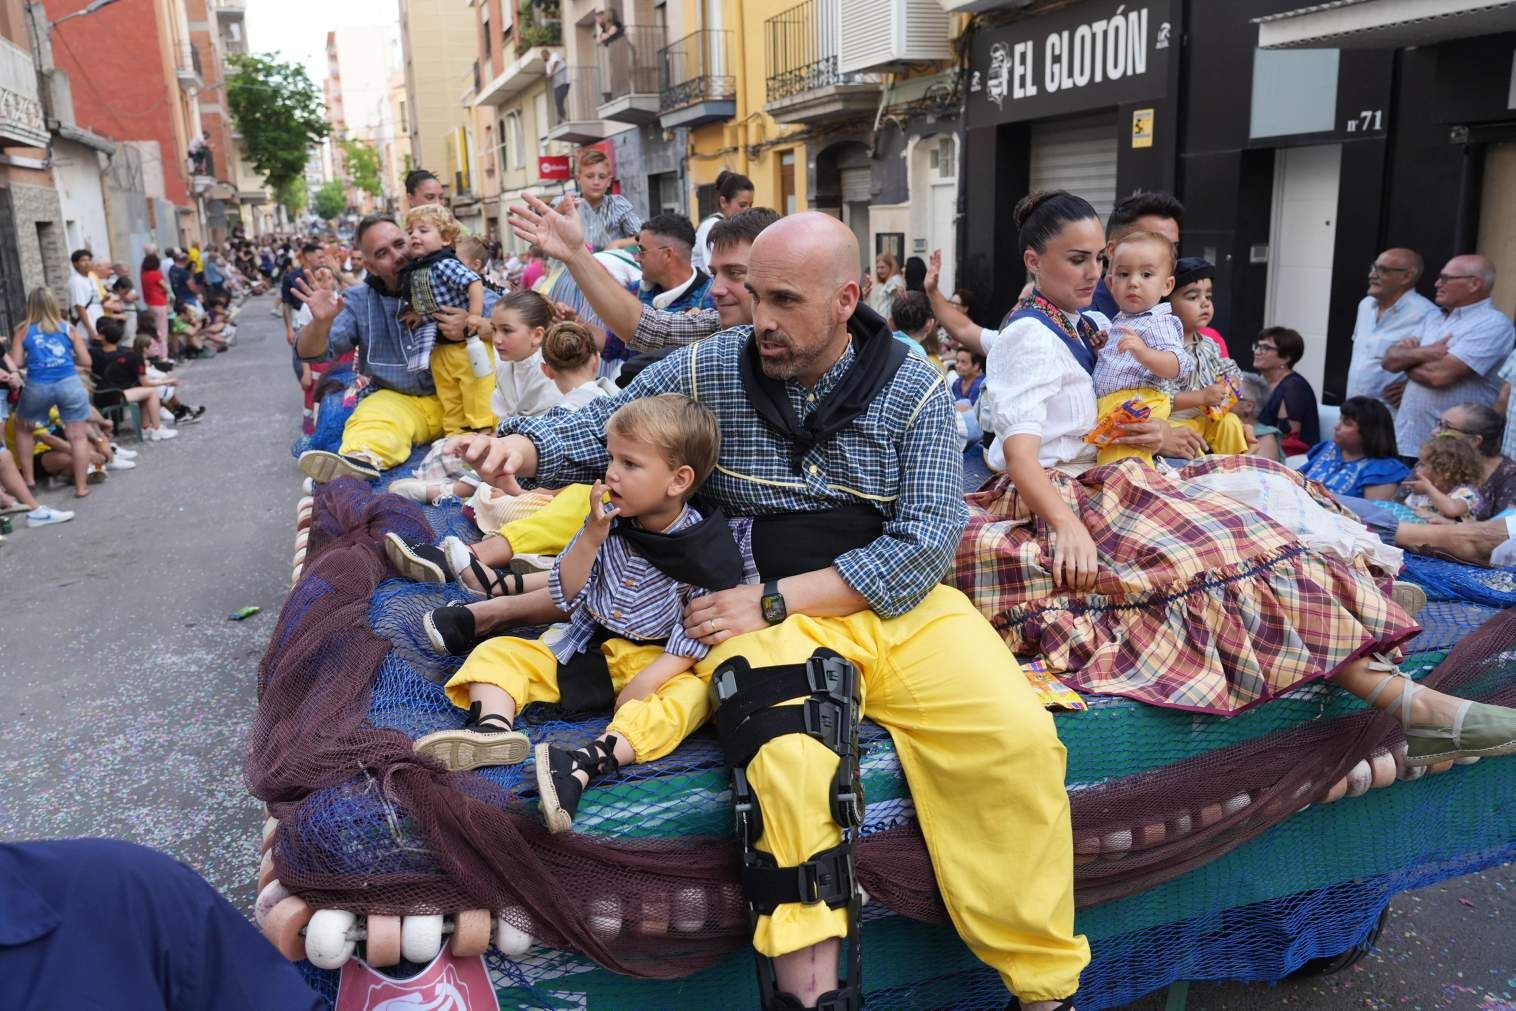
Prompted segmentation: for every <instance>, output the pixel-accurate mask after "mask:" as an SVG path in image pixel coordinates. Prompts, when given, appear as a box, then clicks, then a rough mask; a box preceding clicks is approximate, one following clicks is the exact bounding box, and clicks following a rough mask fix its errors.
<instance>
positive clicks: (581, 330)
mask: <svg viewBox="0 0 1516 1011" xmlns="http://www.w3.org/2000/svg"><path fill="white" fill-rule="evenodd" d="M542 373H543V375H545V376H547V377H548V378H549V379H551V380H552V381H553V385H554V386H556V387H557V388H558V392H559V393H561V394H563V400H562V401H561V402H560V403H559V404H558V407H559V408H562V409H563V410H566V411H577V410H578V409H579V408H581V407H583V406H584V405H585V404H587V403H589V402H590V401H592V400H596V399H598V398H600V397H610V396H615V395H616V394H617V393H619V392H621V391H620V388H619V387H618V386H617V385H616V384H615V383H614V382H612V381H611V380H609V379H606V378H605V377H604V376H601V375H600V351H599V349H598V348H596V346H595V335H594V333H593V332H592V331H591V330H590V328H589V327H587V326H585V325H584V324H583V323H580V322H577V321H570V320H564V321H563V322H561V323H554V324H553V326H552V327H551V328H550V329H549V330H548V332H547V336H546V337H544V338H543V339H542Z"/></svg>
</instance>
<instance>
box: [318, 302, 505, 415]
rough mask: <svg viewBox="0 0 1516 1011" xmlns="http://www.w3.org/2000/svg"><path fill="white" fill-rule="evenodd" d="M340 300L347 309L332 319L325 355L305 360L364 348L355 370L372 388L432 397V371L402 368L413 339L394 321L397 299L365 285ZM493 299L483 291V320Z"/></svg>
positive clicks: (412, 345)
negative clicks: (366, 379) (343, 301)
mask: <svg viewBox="0 0 1516 1011" xmlns="http://www.w3.org/2000/svg"><path fill="white" fill-rule="evenodd" d="M342 297H343V299H344V300H345V301H346V304H345V305H344V306H343V307H342V311H341V312H339V313H338V314H337V318H336V319H334V320H332V328H331V331H330V332H329V333H328V334H327V342H326V351H325V352H324V353H322V354H319V355H317V356H316V357H314V358H308V359H306V360H307V361H316V362H324V361H330V360H332V359H333V358H340V357H341V356H343V355H345V354H347V353H348V352H349V351H351V350H353V348H355V347H362V348H363V351H362V352H361V353H360V354H359V355H358V371H359V372H360V373H362V374H363V375H365V376H368V377H369V378H371V379H373V381H374V385H373V386H371V387H370V389H384V390H394V391H395V392H396V393H407V394H410V395H411V396H415V397H426V396H431V395H432V394H434V393H436V392H437V387H436V385H435V384H434V383H433V382H432V373H431V370H430V369H423V370H421V371H420V372H412V371H411V370H410V369H409V368H408V367H407V365H406V361H407V358H408V357H409V355H410V353H411V351H412V350H413V348H414V345H415V338H414V337H413V336H412V334H411V332H410V331H409V330H407V329H406V328H405V326H404V325H402V324H401V322H400V321H399V320H398V319H396V318H395V314H396V313H397V312H399V310H400V299H398V298H392V297H390V296H389V295H381V294H379V292H377V291H375V290H374V289H373V288H372V287H370V286H369V285H367V284H357V285H354V286H353V287H351V288H348V289H347V290H346V291H344V292H343V293H342ZM497 298H499V296H498V295H496V294H495V293H494V292H493V291H490V290H489V289H488V288H486V289H485V290H484V313H485V315H486V316H487V315H489V312H490V309H491V308H492V307H493V306H494V304H495V300H496V299H497Z"/></svg>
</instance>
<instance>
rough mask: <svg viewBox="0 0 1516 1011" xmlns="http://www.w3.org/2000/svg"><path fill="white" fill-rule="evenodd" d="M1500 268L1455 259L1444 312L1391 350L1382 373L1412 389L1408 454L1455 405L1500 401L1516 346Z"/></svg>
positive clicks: (1402, 442)
mask: <svg viewBox="0 0 1516 1011" xmlns="http://www.w3.org/2000/svg"><path fill="white" fill-rule="evenodd" d="M1494 287H1495V265H1494V264H1493V263H1491V262H1490V261H1489V259H1488V258H1486V257H1483V256H1479V255H1477V254H1470V255H1466V256H1455V257H1453V258H1452V259H1451V260H1449V261H1448V263H1447V266H1446V267H1444V268H1442V273H1441V274H1439V275H1437V284H1436V288H1437V296H1436V302H1437V306H1438V308H1439V309H1440V310H1441V311H1440V312H1432V313H1428V314H1427V316H1426V318H1425V319H1424V320H1422V324H1421V327H1420V329H1419V331H1418V332H1417V334H1416V335H1415V336H1413V337H1409V338H1407V339H1405V340H1403V341H1401V342H1400V343H1398V344H1396V345H1394V346H1393V347H1391V348H1390V349H1389V350H1388V351H1386V352H1385V355H1384V360H1383V362H1381V368H1382V369H1383V370H1384V371H1386V372H1404V373H1405V376H1406V379H1407V383H1406V388H1405V393H1404V395H1403V396H1402V397H1401V401H1400V411H1399V413H1398V414H1397V415H1396V417H1395V441H1396V443H1397V445H1398V448H1399V450H1400V455H1401V456H1402V457H1405V458H1407V459H1414V458H1416V457H1417V456H1418V455H1419V454H1420V452H1421V444H1422V443H1424V442H1425V441H1426V440H1427V438H1428V437H1429V436H1431V434H1432V429H1433V426H1434V425H1436V423H1437V419H1438V418H1439V417H1441V416H1442V412H1443V411H1445V410H1447V409H1448V408H1449V407H1452V406H1454V405H1455V404H1483V405H1485V406H1486V407H1488V406H1490V405H1491V404H1493V403H1494V402H1495V398H1496V396H1497V395H1498V394H1499V393H1500V384H1499V381H1498V379H1497V378H1496V372H1497V370H1498V369H1499V368H1500V365H1501V363H1502V362H1504V361H1505V359H1506V356H1507V355H1509V354H1510V353H1511V348H1512V345H1513V344H1516V328H1513V327H1512V326H1511V321H1510V320H1509V319H1507V318H1506V316H1505V314H1504V313H1502V312H1501V311H1500V310H1499V309H1496V308H1495V306H1494V304H1493V303H1492V302H1491V301H1490V292H1491V291H1492V290H1493V289H1494Z"/></svg>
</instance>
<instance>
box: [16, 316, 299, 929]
mask: <svg viewBox="0 0 1516 1011" xmlns="http://www.w3.org/2000/svg"><path fill="white" fill-rule="evenodd" d="M269 305H270V301H269V300H268V299H266V298H260V299H256V300H254V301H253V302H250V303H249V304H248V305H247V307H246V308H245V309H244V310H243V312H242V315H241V317H240V319H239V322H240V323H241V326H240V328H239V329H240V334H239V340H238V344H237V347H236V348H234V349H233V350H232V351H230V352H228V353H227V354H224V355H221V356H219V357H218V358H216V359H214V360H210V361H201V362H195V363H193V364H191V365H190V366H189V367H188V368H187V369H186V370H185V380H186V386H187V388H188V392H187V394H186V399H187V400H188V402H190V403H203V404H206V405H208V407H209V411H208V413H207V414H206V416H205V418H204V419H203V420H202V421H201V422H199V423H198V424H195V425H188V426H185V427H184V428H183V429H182V430H181V433H180V436H179V438H178V439H176V440H174V441H172V442H166V443H154V444H146V445H140V446H139V445H137V444H136V443H128V444H127V445H128V446H129V447H131V448H136V449H139V450H140V452H141V457H140V458H139V466H138V468H137V469H136V470H133V471H129V472H125V473H118V474H112V475H111V478H110V480H109V481H107V482H106V483H105V484H103V485H97V486H95V489H94V493H93V494H92V495H90V496H89V498H87V499H85V500H84V501H82V502H80V503H79V504H78V505H77V506H76V505H74V504H73V503H74V499H73V494H72V492H71V491H67V490H63V491H54V492H46V493H44V494H43V496H42V497H43V500H44V501H46V502H48V503H50V504H52V505H54V506H58V507H60V508H70V509H77V510H78V516H77V518H76V519H75V520H74V521H73V522H72V523H65V524H61V525H58V526H53V527H47V528H43V529H39V530H28V529H26V528H25V527H24V526H21V527H19V528H18V529H17V530H16V532H15V534H14V535H12V536H11V537H10V538H9V539H8V541H7V543H6V544H5V545H4V546H3V547H0V573H3V574H4V580H3V586H4V589H3V591H0V597H3V599H4V605H3V611H4V615H5V617H4V627H5V633H4V641H5V646H4V649H3V650H0V692H3V695H4V698H5V699H6V706H5V710H4V715H3V716H0V838H5V839H16V838H43V837H57V836H81V835H92V836H115V837H119V838H123V839H129V840H132V841H135V842H140V843H145V844H146V845H149V846H153V847H156V848H158V849H162V850H165V851H167V852H169V853H172V854H174V855H175V856H177V857H179V858H180V859H182V860H184V861H185V862H186V863H188V864H189V865H190V866H192V867H194V868H195V869H196V870H198V871H199V872H200V873H201V874H203V875H205V877H206V878H208V879H209V880H210V881H211V883H212V884H214V885H215V886H216V887H217V888H219V889H221V891H222V892H223V893H225V894H226V895H227V896H229V897H230V898H231V900H232V902H233V903H235V904H236V905H237V906H238V907H239V908H243V909H246V908H248V907H249V906H250V904H251V901H252V897H253V885H254V880H255V878H256V875H257V853H258V846H257V840H258V829H259V826H260V825H261V824H262V821H263V818H262V813H261V808H260V805H259V804H257V803H256V802H255V801H254V800H252V799H251V798H250V797H249V796H248V795H247V792H246V790H245V789H244V786H243V779H242V746H243V737H244V734H245V732H246V730H247V727H248V725H249V722H250V720H251V717H252V713H253V705H254V672H255V671H256V668H257V663H258V659H259V657H260V656H261V655H262V652H263V648H264V644H265V642H266V640H267V636H268V631H269V629H270V628H271V627H272V624H273V621H274V618H275V616H276V615H277V613H278V609H279V605H280V603H281V602H282V600H283V597H284V593H285V591H286V590H287V588H288V584H289V572H290V555H291V553H292V542H293V538H294V505H295V499H296V497H297V495H298V492H297V490H296V486H297V482H298V480H299V475H298V472H297V471H296V470H295V465H294V461H293V460H292V459H291V457H290V455H289V448H288V447H289V441H290V439H291V437H292V436H293V435H294V433H295V430H296V429H295V423H296V420H297V419H298V417H299V411H300V399H299V388H298V387H297V386H296V384H295V382H294V379H293V376H292V375H291V372H290V367H289V357H288V356H289V352H288V346H287V345H286V344H285V342H284V334H283V329H282V326H281V325H280V324H279V322H278V321H277V320H275V319H273V318H272V317H270V316H269V314H268V309H269ZM245 604H255V605H258V606H260V607H262V608H263V612H262V613H261V614H259V615H257V616H255V617H253V618H251V619H249V620H247V621H243V622H233V621H228V620H227V618H226V616H227V613H228V612H230V611H232V610H235V609H236V608H238V607H241V606H243V605H245Z"/></svg>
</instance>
